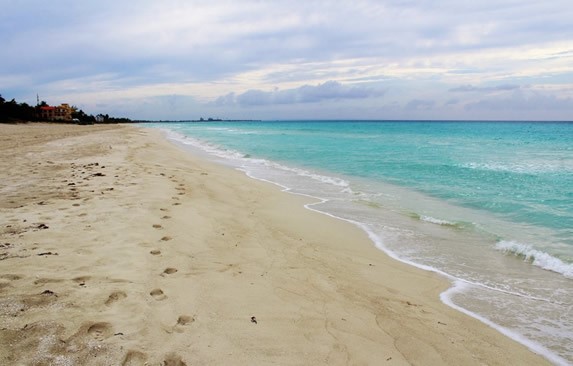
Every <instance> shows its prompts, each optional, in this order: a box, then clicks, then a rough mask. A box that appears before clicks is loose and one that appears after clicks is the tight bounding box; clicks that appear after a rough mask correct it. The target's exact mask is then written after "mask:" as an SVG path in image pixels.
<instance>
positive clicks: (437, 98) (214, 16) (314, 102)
mask: <svg viewBox="0 0 573 366" xmlns="http://www.w3.org/2000/svg"><path fill="white" fill-rule="evenodd" d="M0 9H1V10H0V52H1V56H0V94H1V95H2V96H3V97H4V98H5V99H7V100H10V99H12V98H15V99H16V101H18V102H27V103H29V104H34V105H35V104H36V96H37V95H39V97H40V100H45V101H46V102H48V103H49V104H51V105H57V104H60V103H69V104H71V105H74V106H77V107H79V108H81V109H82V110H84V111H85V112H86V113H88V114H94V115H95V114H98V113H104V114H106V113H107V114H109V115H112V116H116V117H128V118H132V119H144V120H188V119H198V118H200V117H204V118H208V117H212V118H222V119H277V120H285V119H424V120H436V119H453V120H455V119H463V120H573V1H571V0H545V1H543V0H535V1H533V0H479V1H475V0H472V1H469V0H437V1H431V0H388V1H383V0H380V1H376V0H363V1H360V0H353V1H336V0H330V1H325V0H321V1H314V0H306V1H297V0H290V1H281V0H276V1H263V0H253V1H251V0H241V1H237V0H235V1H226V0H209V1H195V0H189V1H176V0H163V1H149V0H122V1H118V0H98V1H93V0H84V1H77V0H75V1H67V0H50V1H40V0H37V1H34V0H0Z"/></svg>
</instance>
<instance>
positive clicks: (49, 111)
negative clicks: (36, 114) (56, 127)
mask: <svg viewBox="0 0 573 366" xmlns="http://www.w3.org/2000/svg"><path fill="white" fill-rule="evenodd" d="M73 112H74V109H73V108H72V107H70V105H69V104H66V103H62V104H60V105H59V106H57V107H53V106H49V105H48V106H42V107H40V118H41V119H44V120H47V121H63V122H71V121H72V113H73Z"/></svg>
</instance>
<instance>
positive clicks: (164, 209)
mask: <svg viewBox="0 0 573 366" xmlns="http://www.w3.org/2000/svg"><path fill="white" fill-rule="evenodd" d="M159 211H167V209H166V208H160V209H159Z"/></svg>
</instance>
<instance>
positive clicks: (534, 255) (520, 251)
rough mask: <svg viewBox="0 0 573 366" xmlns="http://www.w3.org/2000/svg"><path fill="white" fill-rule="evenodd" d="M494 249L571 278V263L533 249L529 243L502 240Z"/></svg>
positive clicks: (572, 271) (572, 270)
mask: <svg viewBox="0 0 573 366" xmlns="http://www.w3.org/2000/svg"><path fill="white" fill-rule="evenodd" d="M495 249H497V250H499V251H502V252H503V253H506V254H513V255H515V256H516V257H518V258H523V260H524V261H525V262H529V263H531V264H533V265H534V266H537V267H541V268H543V269H546V270H548V271H553V272H557V273H560V274H562V275H564V276H565V277H567V278H573V264H572V263H565V262H563V261H562V260H561V259H559V258H556V257H554V256H552V255H551V254H549V253H545V252H543V251H540V250H537V249H534V248H533V247H532V246H531V245H529V244H522V243H518V242H516V241H506V240H502V241H500V242H498V243H497V244H496V245H495Z"/></svg>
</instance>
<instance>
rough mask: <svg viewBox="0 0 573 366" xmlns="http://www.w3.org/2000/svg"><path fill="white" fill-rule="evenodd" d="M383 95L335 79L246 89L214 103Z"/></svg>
mask: <svg viewBox="0 0 573 366" xmlns="http://www.w3.org/2000/svg"><path fill="white" fill-rule="evenodd" d="M382 95H384V91H383V90H380V89H374V88H370V87H365V86H349V85H344V84H341V83H339V82H337V81H327V82H325V83H322V84H318V85H303V86H300V87H298V88H294V89H285V90H279V89H275V90H273V91H263V90H257V89H251V90H247V91H246V92H244V93H242V94H238V95H235V94H234V93H229V94H227V95H224V96H221V97H219V98H217V100H215V104H216V105H219V106H222V105H234V104H238V105H241V106H261V105H276V104H300V103H316V102H321V101H325V100H343V99H365V98H370V97H377V96H382Z"/></svg>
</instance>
